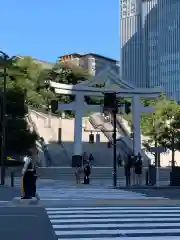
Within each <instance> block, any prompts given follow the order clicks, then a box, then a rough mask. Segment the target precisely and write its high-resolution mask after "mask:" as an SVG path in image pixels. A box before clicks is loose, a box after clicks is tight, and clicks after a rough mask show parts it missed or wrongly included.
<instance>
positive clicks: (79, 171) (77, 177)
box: [75, 165, 81, 184]
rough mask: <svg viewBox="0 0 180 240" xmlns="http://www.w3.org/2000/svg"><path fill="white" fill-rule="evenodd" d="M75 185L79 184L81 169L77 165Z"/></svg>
mask: <svg viewBox="0 0 180 240" xmlns="http://www.w3.org/2000/svg"><path fill="white" fill-rule="evenodd" d="M75 177H76V184H80V182H81V167H80V166H79V165H78V166H77V167H76V170H75Z"/></svg>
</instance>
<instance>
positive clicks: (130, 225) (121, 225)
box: [53, 222, 180, 229]
mask: <svg viewBox="0 0 180 240" xmlns="http://www.w3.org/2000/svg"><path fill="white" fill-rule="evenodd" d="M53 227H54V229H69V225H65V226H64V225H53ZM70 227H71V229H77V228H82V227H83V228H105V227H107V225H106V224H83V225H82V224H73V225H71V226H70ZM138 227H139V224H138V223H117V224H116V223H108V228H138ZM141 227H142V228H143V227H144V228H145V227H180V222H178V223H164V222H162V223H144V222H143V223H141Z"/></svg>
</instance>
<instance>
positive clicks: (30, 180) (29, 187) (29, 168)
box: [21, 149, 36, 199]
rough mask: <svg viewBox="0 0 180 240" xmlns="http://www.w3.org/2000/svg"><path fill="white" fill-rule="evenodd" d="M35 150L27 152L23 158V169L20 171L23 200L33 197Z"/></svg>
mask: <svg viewBox="0 0 180 240" xmlns="http://www.w3.org/2000/svg"><path fill="white" fill-rule="evenodd" d="M35 151H36V150H35V149H30V150H29V151H27V153H26V155H25V157H24V162H25V163H24V167H23V169H22V173H21V174H22V177H23V186H24V196H23V197H22V198H23V199H31V198H32V196H33V195H34V192H33V191H34V190H33V189H34V184H35V183H34V178H35V160H34V154H35Z"/></svg>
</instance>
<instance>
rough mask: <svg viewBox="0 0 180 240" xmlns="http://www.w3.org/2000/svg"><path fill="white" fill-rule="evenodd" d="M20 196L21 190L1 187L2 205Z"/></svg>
mask: <svg viewBox="0 0 180 240" xmlns="http://www.w3.org/2000/svg"><path fill="white" fill-rule="evenodd" d="M19 196H20V189H17V188H11V187H9V186H1V185H0V203H2V202H4V201H11V200H12V199H13V198H14V197H19Z"/></svg>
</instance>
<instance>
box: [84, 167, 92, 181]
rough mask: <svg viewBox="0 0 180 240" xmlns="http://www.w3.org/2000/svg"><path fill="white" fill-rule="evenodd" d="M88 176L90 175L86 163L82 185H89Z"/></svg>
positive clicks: (89, 169)
mask: <svg viewBox="0 0 180 240" xmlns="http://www.w3.org/2000/svg"><path fill="white" fill-rule="evenodd" d="M90 174H91V168H90V165H89V163H86V165H85V167H84V184H89V182H90V179H89V177H90Z"/></svg>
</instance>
